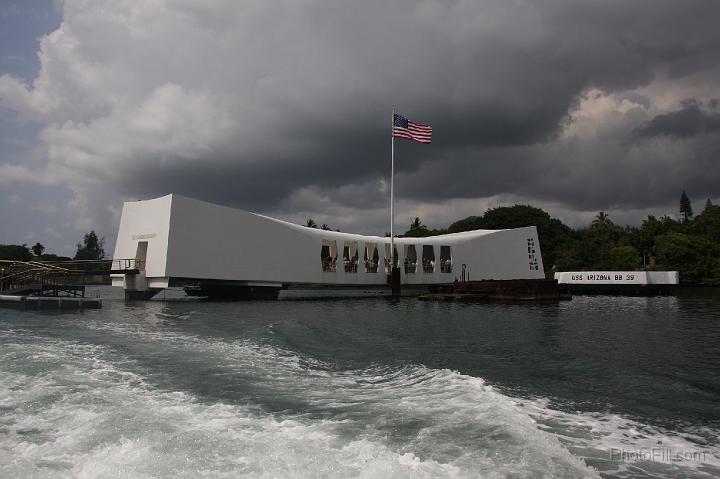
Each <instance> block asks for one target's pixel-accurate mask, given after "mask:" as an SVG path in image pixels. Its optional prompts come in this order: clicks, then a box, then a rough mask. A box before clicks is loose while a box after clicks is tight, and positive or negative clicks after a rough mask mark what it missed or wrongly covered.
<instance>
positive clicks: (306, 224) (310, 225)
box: [305, 218, 317, 228]
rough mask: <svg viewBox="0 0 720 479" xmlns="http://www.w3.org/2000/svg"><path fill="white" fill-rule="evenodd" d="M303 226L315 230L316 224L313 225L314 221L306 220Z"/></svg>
mask: <svg viewBox="0 0 720 479" xmlns="http://www.w3.org/2000/svg"><path fill="white" fill-rule="evenodd" d="M305 226H307V227H308V228H317V223H315V220H314V219H312V218H308V220H307V221H306V222H305Z"/></svg>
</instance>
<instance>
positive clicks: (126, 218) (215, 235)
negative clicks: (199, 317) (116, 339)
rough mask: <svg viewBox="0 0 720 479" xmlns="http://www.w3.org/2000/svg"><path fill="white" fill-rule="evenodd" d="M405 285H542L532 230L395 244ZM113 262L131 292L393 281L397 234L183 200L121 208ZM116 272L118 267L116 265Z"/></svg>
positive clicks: (400, 240) (176, 198)
mask: <svg viewBox="0 0 720 479" xmlns="http://www.w3.org/2000/svg"><path fill="white" fill-rule="evenodd" d="M395 250H396V257H397V264H398V266H399V267H400V270H401V283H402V284H404V285H440V284H449V283H452V282H453V281H454V280H455V279H456V278H458V279H459V278H461V274H462V271H463V268H464V270H465V271H466V274H467V276H468V277H469V278H470V279H473V280H481V279H496V280H502V279H542V278H544V277H545V273H544V270H543V264H542V259H541V256H540V243H539V241H538V236H537V230H536V228H535V227H534V226H530V227H526V228H517V229H510V230H477V231H468V232H463V233H454V234H447V235H441V236H433V237H428V238H396V239H395ZM114 258H115V259H116V260H119V259H132V260H134V262H133V264H134V265H135V266H136V268H135V269H136V270H137V271H133V272H132V273H131V274H130V273H128V274H119V273H118V274H114V275H112V276H113V285H114V286H122V287H123V288H125V289H126V290H145V289H151V290H152V289H161V288H167V287H170V286H183V285H186V284H192V283H193V282H203V281H204V282H210V281H214V282H225V283H226V284H236V285H238V286H242V285H247V286H253V285H255V286H277V287H292V286H294V285H320V286H353V285H357V286H365V285H378V286H379V285H386V284H387V274H388V273H389V272H390V264H391V258H392V254H391V252H390V238H388V237H380V236H364V235H356V234H349V233H341V232H335V231H324V230H320V229H316V228H308V227H305V226H300V225H296V224H292V223H288V222H285V221H281V220H277V219H274V218H270V217H267V216H262V215H258V214H253V213H248V212H246V211H241V210H237V209H233V208H228V207H225V206H220V205H215V204H211V203H206V202H203V201H198V200H194V199H190V198H186V197H182V196H178V195H167V196H163V197H161V198H156V199H151V200H146V201H134V202H127V203H125V204H124V205H123V211H122V217H121V220H120V228H119V230H118V237H117V241H116V243H115V252H114ZM116 268H117V267H116Z"/></svg>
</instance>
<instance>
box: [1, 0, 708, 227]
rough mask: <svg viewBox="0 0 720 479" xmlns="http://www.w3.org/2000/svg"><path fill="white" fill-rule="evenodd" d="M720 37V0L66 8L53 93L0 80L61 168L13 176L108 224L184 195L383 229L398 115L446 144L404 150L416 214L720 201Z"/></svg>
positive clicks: (47, 78)
mask: <svg viewBox="0 0 720 479" xmlns="http://www.w3.org/2000/svg"><path fill="white" fill-rule="evenodd" d="M718 18H720V3H718V2H716V1H714V0H688V1H684V2H677V1H674V0H673V1H663V0H652V1H651V0H647V1H633V2H628V1H626V0H622V1H613V0H602V1H583V2H578V1H575V0H551V1H544V2H531V1H518V2H507V1H504V0H485V1H477V0H452V1H451V0H447V1H440V0H437V1H423V2H416V1H409V0H407V1H397V2H389V3H388V2H377V1H368V2H350V1H340V2H320V1H301V2H298V1H265V0H263V1H249V2H236V1H231V0H214V1H207V2H196V1H191V0H176V1H169V0H168V1H157V2H116V1H114V0H105V1H102V0H92V1H91V0H66V1H65V2H64V20H63V23H62V25H61V27H60V28H59V29H58V30H57V31H55V32H52V33H50V34H49V35H47V36H46V37H44V38H43V40H42V42H41V48H40V52H39V56H40V60H41V65H42V68H41V71H40V74H39V76H38V77H37V78H36V79H35V80H34V81H33V82H32V84H25V83H24V82H23V81H22V80H19V79H17V78H13V77H11V76H7V75H5V76H2V77H0V107H4V110H3V111H2V114H3V115H10V114H17V115H18V117H19V118H20V121H30V122H33V123H37V124H39V125H41V128H42V129H41V133H40V134H39V137H38V145H37V146H38V147H39V148H41V149H42V150H43V151H44V152H45V155H46V163H44V164H42V165H40V166H38V165H36V164H34V165H22V164H21V165H17V164H12V165H10V164H9V163H10V162H9V161H6V162H5V163H6V164H0V173H2V171H3V168H4V171H7V172H12V173H13V178H14V179H15V180H16V181H18V180H20V181H21V180H22V179H23V178H26V179H27V180H28V181H33V178H35V180H37V178H43V179H44V181H50V180H48V178H52V179H53V181H56V182H58V183H60V184H64V185H66V186H67V187H68V188H70V189H71V190H72V191H73V192H74V194H75V198H76V202H77V204H78V205H80V206H82V207H83V208H84V209H85V212H86V215H88V216H89V217H91V218H92V217H101V216H107V211H108V209H109V208H117V206H118V204H119V201H120V199H121V198H143V197H152V196H155V195H161V194H165V193H168V192H176V193H181V194H186V195H190V196H194V197H197V198H201V199H205V200H209V201H216V202H220V203H224V204H230V205H235V206H238V207H242V208H245V209H250V210H257V211H263V212H279V213H284V214H286V215H287V216H289V217H294V216H301V215H307V214H314V215H316V216H319V217H320V218H323V217H327V218H331V215H333V214H337V215H342V216H343V218H344V219H343V220H342V221H345V222H346V223H343V226H345V225H346V224H347V227H348V228H355V229H361V230H362V229H366V227H368V226H373V227H377V226H378V225H379V224H381V223H380V219H379V218H381V217H382V216H383V215H385V212H384V211H385V207H386V201H387V197H386V194H387V193H386V184H385V183H384V181H385V179H386V177H387V175H388V169H389V146H390V138H389V132H390V128H389V127H390V111H391V109H392V108H393V106H395V107H396V108H398V109H399V110H400V111H402V112H403V113H404V114H405V115H406V116H408V117H409V118H410V119H415V120H418V121H423V122H426V123H430V124H431V125H432V126H433V128H434V138H433V144H432V145H431V146H422V145H415V144H412V143H408V142H403V143H402V144H398V145H397V160H398V161H397V168H398V178H397V182H398V183H397V186H398V192H399V195H400V196H401V197H402V198H403V199H404V201H406V203H405V205H404V206H405V207H406V208H407V209H408V212H407V213H408V214H407V216H410V215H411V214H421V213H423V212H426V213H427V214H429V215H431V216H432V215H435V216H436V217H438V218H439V217H440V216H442V214H441V213H440V212H438V211H435V210H432V208H433V205H442V204H445V205H448V208H450V206H449V205H450V203H451V202H453V201H456V203H457V201H465V203H464V204H465V205H466V206H465V207H464V208H465V209H463V208H459V209H457V210H452V209H448V210H446V211H452V212H454V213H459V214H462V213H465V212H466V210H468V209H475V208H477V207H479V206H480V205H485V206H486V205H487V204H486V203H483V202H482V201H480V200H481V199H483V198H485V199H487V198H508V199H522V200H527V201H532V202H538V203H540V204H548V205H555V207H556V209H557V210H558V211H565V212H573V211H591V210H599V209H608V208H617V209H621V210H627V211H630V210H641V209H643V208H653V207H658V206H660V205H666V204H668V201H671V202H674V201H675V199H676V197H677V196H678V195H679V192H680V190H682V189H686V190H688V191H690V192H692V194H694V195H696V196H698V197H705V196H709V197H713V198H715V197H717V196H718V186H717V185H718V184H719V181H720V168H718V167H717V166H716V163H717V160H718V158H719V155H718V153H720V127H719V126H718V125H719V124H720V123H719V118H720V115H719V114H718V112H717V100H716V98H717V97H718V96H719V95H718V91H717V85H718V84H720V83H719V80H720V66H719V63H720V56H719V55H718V52H720V29H719V28H718V27H717V19H718ZM38 169H39V170H41V171H40V172H39V171H38ZM23 172H25V173H23ZM0 182H2V180H1V179H0ZM472 200H478V201H477V202H473V201H472ZM431 211H435V213H432V212H431ZM475 212H478V211H475ZM448 214H451V213H448ZM323 215H325V216H323ZM350 217H352V218H354V220H349V219H348V218H350ZM452 219H456V218H454V217H449V218H447V220H452ZM337 221H340V220H337ZM337 221H335V222H334V223H335V224H337ZM358 227H359V228H358Z"/></svg>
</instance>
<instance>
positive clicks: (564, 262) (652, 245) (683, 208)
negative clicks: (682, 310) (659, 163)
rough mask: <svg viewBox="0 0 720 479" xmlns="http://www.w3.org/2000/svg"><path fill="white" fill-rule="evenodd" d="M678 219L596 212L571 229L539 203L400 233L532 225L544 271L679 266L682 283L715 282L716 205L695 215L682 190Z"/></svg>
mask: <svg viewBox="0 0 720 479" xmlns="http://www.w3.org/2000/svg"><path fill="white" fill-rule="evenodd" d="M679 206H680V207H679V212H680V216H679V218H680V219H679V220H676V219H674V218H671V217H670V216H667V215H665V216H661V217H659V218H658V217H655V216H652V215H649V216H648V217H647V218H646V219H644V220H643V221H642V224H641V225H640V226H639V227H638V226H621V225H618V224H615V223H614V222H613V221H612V220H611V219H610V217H609V215H608V214H607V213H605V212H604V211H601V212H599V213H598V215H597V216H596V217H595V219H593V221H592V222H591V223H590V224H589V225H587V226H585V227H582V228H577V229H573V228H570V227H569V226H567V225H566V224H564V223H563V222H562V221H560V220H559V219H557V218H552V217H551V216H550V215H549V214H548V213H547V212H545V211H543V210H542V209H540V208H536V207H533V206H529V205H515V206H509V207H498V208H492V209H489V210H487V211H486V212H485V214H483V215H482V216H468V217H467V218H464V219H461V220H458V221H456V222H454V223H452V224H450V225H449V226H448V227H447V228H444V229H429V228H427V227H426V226H425V225H423V224H422V221H421V220H420V218H415V219H414V220H413V222H412V223H411V224H410V228H409V229H408V230H407V231H406V232H405V233H404V235H403V236H405V237H426V236H434V235H439V234H446V233H459V232H461V231H470V230H476V229H504V228H520V227H524V226H536V227H537V230H538V236H539V240H540V249H541V252H542V259H543V265H544V266H545V272H546V273H547V274H548V276H551V275H552V274H553V273H555V272H556V271H599V270H607V271H620V270H639V269H648V270H659V271H679V272H680V281H681V282H682V283H683V284H693V285H707V286H718V285H720V206H717V205H713V204H712V202H711V201H710V200H709V199H708V200H707V201H706V203H705V207H704V208H703V210H702V212H701V213H700V214H698V215H694V214H693V210H692V205H691V203H690V200H689V199H688V197H687V194H686V193H685V192H684V191H683V193H682V195H681V199H680V205H679Z"/></svg>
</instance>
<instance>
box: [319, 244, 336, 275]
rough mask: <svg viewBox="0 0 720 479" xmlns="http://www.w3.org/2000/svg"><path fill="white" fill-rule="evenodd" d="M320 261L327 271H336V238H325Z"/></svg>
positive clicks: (323, 268)
mask: <svg viewBox="0 0 720 479" xmlns="http://www.w3.org/2000/svg"><path fill="white" fill-rule="evenodd" d="M320 263H321V264H322V270H323V271H324V272H326V273H334V272H335V270H336V264H337V243H335V241H334V240H323V242H322V246H321V247H320Z"/></svg>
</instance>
